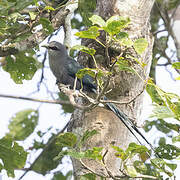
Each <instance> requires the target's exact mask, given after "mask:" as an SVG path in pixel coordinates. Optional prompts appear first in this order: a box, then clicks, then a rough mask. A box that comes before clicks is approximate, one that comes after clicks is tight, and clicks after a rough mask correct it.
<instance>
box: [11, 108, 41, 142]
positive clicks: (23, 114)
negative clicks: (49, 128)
mask: <svg viewBox="0 0 180 180" xmlns="http://www.w3.org/2000/svg"><path fill="white" fill-rule="evenodd" d="M38 118H39V113H38V111H36V110H33V109H27V110H23V111H20V112H18V113H16V114H15V116H13V117H12V119H11V122H10V124H9V126H8V128H9V131H10V132H9V133H8V136H11V137H12V138H13V139H14V140H17V141H22V140H25V139H26V138H27V137H28V136H29V135H30V134H32V133H33V131H34V129H35V127H36V126H37V123H38Z"/></svg>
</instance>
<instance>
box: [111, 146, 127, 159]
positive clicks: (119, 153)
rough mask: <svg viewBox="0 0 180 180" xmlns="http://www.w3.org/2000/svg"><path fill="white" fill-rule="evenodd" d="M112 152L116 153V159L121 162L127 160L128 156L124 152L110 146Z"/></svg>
mask: <svg viewBox="0 0 180 180" xmlns="http://www.w3.org/2000/svg"><path fill="white" fill-rule="evenodd" d="M111 147H112V148H113V149H114V150H116V151H117V152H116V153H115V156H116V157H117V158H121V159H122V160H123V161H124V160H126V159H127V157H128V155H127V154H126V153H125V151H124V150H123V149H121V148H119V147H118V146H111Z"/></svg>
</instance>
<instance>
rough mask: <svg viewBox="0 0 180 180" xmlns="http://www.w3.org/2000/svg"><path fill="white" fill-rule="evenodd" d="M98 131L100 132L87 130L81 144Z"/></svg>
mask: <svg viewBox="0 0 180 180" xmlns="http://www.w3.org/2000/svg"><path fill="white" fill-rule="evenodd" d="M97 133H98V132H97V131H96V130H92V131H89V130H86V131H85V132H84V134H83V136H82V138H81V140H80V143H79V145H80V146H81V145H83V144H84V143H85V142H86V141H87V140H88V139H89V138H90V137H92V136H94V135H95V134H97Z"/></svg>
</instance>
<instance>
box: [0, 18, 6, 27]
mask: <svg viewBox="0 0 180 180" xmlns="http://www.w3.org/2000/svg"><path fill="white" fill-rule="evenodd" d="M6 27H7V23H6V19H4V18H1V17H0V29H1V28H6Z"/></svg>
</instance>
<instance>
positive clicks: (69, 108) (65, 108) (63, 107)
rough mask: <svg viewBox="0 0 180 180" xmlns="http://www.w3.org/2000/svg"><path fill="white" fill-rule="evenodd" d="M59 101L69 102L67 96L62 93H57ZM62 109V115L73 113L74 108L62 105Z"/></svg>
mask: <svg viewBox="0 0 180 180" xmlns="http://www.w3.org/2000/svg"><path fill="white" fill-rule="evenodd" d="M58 95H59V100H63V101H69V98H68V96H66V95H65V94H64V93H63V92H59V93H58ZM61 107H62V109H63V110H64V113H65V114H66V113H72V112H73V111H74V106H73V105H71V104H67V105H66V104H63V105H61Z"/></svg>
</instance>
